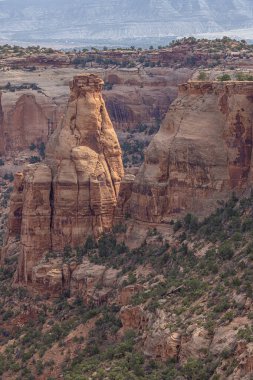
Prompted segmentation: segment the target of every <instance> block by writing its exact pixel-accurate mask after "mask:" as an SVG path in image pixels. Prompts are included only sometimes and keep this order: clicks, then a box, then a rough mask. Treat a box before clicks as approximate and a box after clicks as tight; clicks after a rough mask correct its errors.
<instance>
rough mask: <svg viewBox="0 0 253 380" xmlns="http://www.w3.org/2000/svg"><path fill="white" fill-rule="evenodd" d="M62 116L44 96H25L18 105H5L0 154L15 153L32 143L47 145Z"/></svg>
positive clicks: (0, 127) (0, 129)
mask: <svg viewBox="0 0 253 380" xmlns="http://www.w3.org/2000/svg"><path fill="white" fill-rule="evenodd" d="M4 97H6V95H5V96H4ZM60 115H61V113H60V112H58V110H57V107H56V104H54V103H51V102H49V101H48V100H47V98H46V97H45V96H43V95H41V94H40V95H38V94H37V96H35V95H33V94H30V93H27V94H23V95H21V96H20V97H19V98H18V99H17V100H16V101H15V103H14V104H12V103H11V104H5V106H3V110H2V122H1V120H0V134H1V136H2V141H1V143H0V154H2V155H3V154H5V155H6V154H13V152H18V151H22V150H24V149H27V148H28V147H29V146H30V145H31V144H39V143H41V142H44V143H46V142H47V141H48V139H49V137H50V135H51V134H52V132H53V131H54V130H55V129H56V125H57V122H58V121H59V119H60ZM0 119H1V117H0Z"/></svg>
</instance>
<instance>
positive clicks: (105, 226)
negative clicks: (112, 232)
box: [3, 74, 124, 282]
mask: <svg viewBox="0 0 253 380" xmlns="http://www.w3.org/2000/svg"><path fill="white" fill-rule="evenodd" d="M102 86H103V81H102V80H101V79H99V78H98V77H97V76H96V75H92V74H86V75H79V76H76V77H74V81H73V82H72V84H71V93H70V99H69V103H68V107H67V111H66V115H65V118H64V120H63V122H62V125H60V126H59V128H58V129H57V130H56V132H55V133H54V134H53V135H52V137H51V139H50V141H49V144H48V148H47V152H46V160H45V163H43V164H35V165H31V166H28V167H27V168H26V170H25V171H24V173H23V174H21V173H18V174H17V175H16V180H15V188H14V192H13V194H12V197H11V211H10V218H9V241H8V244H7V247H6V250H8V249H9V246H10V242H11V239H12V238H14V239H15V237H16V236H17V235H20V242H21V255H20V259H19V269H18V277H17V280H18V281H25V282H27V281H33V280H34V278H33V270H34V267H35V266H36V264H38V262H39V261H40V260H41V259H42V257H43V255H44V254H45V252H46V251H47V252H48V251H51V250H53V251H60V250H63V249H64V248H65V247H67V246H72V247H76V246H79V245H81V244H82V243H83V242H84V240H85V238H87V236H89V235H93V236H95V237H98V236H100V235H101V234H102V232H105V231H108V230H109V229H110V228H111V227H112V221H113V215H114V209H115V207H116V203H117V197H118V192H119V186H120V181H121V178H122V177H123V174H124V172H123V165H122V160H121V149H120V146H119V143H118V140H117V137H116V134H115V132H114V129H113V126H112V124H111V121H110V118H109V116H108V114H107V111H106V107H105V104H104V101H103V99H102V94H101V90H102ZM3 255H4V253H3ZM45 270H46V268H44V271H45Z"/></svg>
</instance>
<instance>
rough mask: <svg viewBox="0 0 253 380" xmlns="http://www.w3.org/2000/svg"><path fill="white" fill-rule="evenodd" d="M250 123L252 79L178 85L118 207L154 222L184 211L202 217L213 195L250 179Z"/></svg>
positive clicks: (240, 190) (221, 194)
mask: <svg viewBox="0 0 253 380" xmlns="http://www.w3.org/2000/svg"><path fill="white" fill-rule="evenodd" d="M252 124H253V83H252V82H226V83H220V82H208V83H207V82H206V83H205V82H189V83H188V84H184V85H181V86H180V87H179V96H178V98H177V99H176V100H175V101H174V103H173V104H172V106H171V107H170V110H169V112H168V114H167V116H166V118H165V120H164V122H163V124H162V126H161V128H160V131H159V132H158V134H157V135H156V136H155V137H154V139H153V141H152V142H151V144H150V146H149V148H148V149H147V152H146V155H145V162H144V164H143V165H142V167H141V168H140V170H139V172H138V175H137V176H136V178H135V180H134V182H133V183H132V184H131V188H132V190H131V191H132V192H131V196H130V197H129V194H128V197H126V196H125V190H124V186H123V187H122V194H121V197H120V207H121V208H122V203H123V204H124V205H123V209H125V212H126V210H127V212H130V213H131V215H132V217H133V218H135V219H137V220H142V221H149V222H158V223H160V222H163V221H166V220H169V219H170V218H172V217H175V216H177V215H180V214H184V213H187V212H192V213H194V214H196V215H198V216H200V217H201V216H205V215H207V214H209V213H210V212H211V211H212V210H214V209H215V208H216V207H217V201H218V200H221V199H226V198H228V196H229V195H230V194H231V193H232V192H233V191H235V192H237V193H238V194H241V193H243V192H244V191H245V190H247V189H249V187H250V185H251V183H252V144H253V138H252ZM127 188H129V186H128V187H127ZM122 199H123V201H122ZM125 199H127V201H124V200H125Z"/></svg>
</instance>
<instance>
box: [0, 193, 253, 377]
mask: <svg viewBox="0 0 253 380" xmlns="http://www.w3.org/2000/svg"><path fill="white" fill-rule="evenodd" d="M252 205H253V198H252V196H251V197H249V198H247V199H242V200H241V201H238V199H236V198H235V197H233V198H231V199H230V200H229V201H228V202H227V203H223V205H222V206H221V207H220V208H219V209H218V210H217V211H216V212H215V213H214V214H213V215H211V216H210V217H209V218H207V219H206V220H205V221H203V222H201V223H199V222H198V221H197V220H196V218H194V217H193V216H192V215H188V216H187V217H186V218H184V219H183V220H180V221H177V223H174V224H173V225H167V226H166V231H167V236H168V237H169V238H168V239H167V238H165V237H164V236H163V232H164V229H163V228H162V226H158V227H157V229H154V228H150V230H149V231H148V233H147V234H146V235H145V243H144V244H143V245H142V246H140V247H138V248H137V249H134V250H130V249H129V248H127V247H126V246H125V245H124V244H122V242H121V241H122V235H124V231H126V227H127V226H126V225H125V224H120V225H117V226H115V227H114V232H113V233H111V234H106V235H103V236H102V237H101V239H100V240H99V242H98V244H97V243H96V242H95V241H94V240H92V239H90V238H89V239H87V241H86V243H85V244H84V245H82V246H80V247H78V248H77V249H69V250H68V251H66V250H65V252H64V253H63V252H61V253H60V254H58V255H57V254H56V253H52V252H51V253H50V254H48V255H47V257H45V260H44V263H41V264H40V265H39V266H37V267H36V272H35V273H34V275H36V278H37V281H38V282H39V281H40V285H41V287H40V288H39V291H37V292H36V286H33V289H31V288H24V287H22V286H19V287H16V286H15V287H13V286H11V282H12V275H13V271H15V268H16V262H15V261H14V260H10V259H8V260H6V263H5V267H4V269H2V270H1V271H0V280H1V287H0V300H1V305H2V307H1V310H0V321H1V328H2V330H1V339H0V359H1V367H0V373H1V375H2V377H3V379H9V378H12V379H15V380H21V379H22V380H28V379H31V378H33V379H38V380H44V379H48V378H53V379H58V378H61V377H64V378H65V379H67V380H77V379H80V378H81V379H94V380H102V379H107V378H108V379H123V380H127V379H134V380H137V379H138V380H156V379H159V380H167V379H177V378H180V379H182V380H192V379H195V380H210V379H220V380H227V379H228V380H237V379H242V380H250V378H251V376H252V371H253V365H252V364H253V351H252V344H253V331H252V315H253V314H252V313H253V303H252V275H253V266H252V258H253V254H252V252H253V251H252V247H253V244H252V228H253V227H252V226H253V225H252ZM59 262H61V263H62V262H64V264H63V267H62V268H61V269H60V265H59ZM49 268H50V271H49ZM46 270H47V271H48V275H47V277H46V276H45V272H46ZM62 279H64V281H63V280H62ZM37 284H38V283H37ZM45 288H46V289H48V291H49V290H50V289H51V290H52V289H55V296H56V298H55V299H53V298H49V294H50V292H46V293H45V292H43V289H45ZM28 290H29V291H28ZM32 290H33V291H34V292H32ZM37 290H38V289H37ZM51 294H52V293H51ZM59 294H61V297H59ZM57 296H58V297H57Z"/></svg>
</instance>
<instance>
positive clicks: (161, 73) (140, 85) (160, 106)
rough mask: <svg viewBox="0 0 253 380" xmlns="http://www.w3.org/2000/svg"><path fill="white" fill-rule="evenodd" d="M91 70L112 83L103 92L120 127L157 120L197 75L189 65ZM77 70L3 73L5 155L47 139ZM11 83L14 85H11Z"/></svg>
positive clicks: (0, 131) (0, 127)
mask: <svg viewBox="0 0 253 380" xmlns="http://www.w3.org/2000/svg"><path fill="white" fill-rule="evenodd" d="M90 70H92V72H94V73H96V72H97V73H98V75H99V76H101V77H102V79H103V80H104V81H105V83H106V85H109V88H110V89H107V87H106V86H105V89H104V91H103V96H104V99H105V102H106V107H107V110H108V113H109V115H110V118H111V120H112V122H113V125H114V126H115V128H116V130H123V129H128V128H130V129H131V128H133V127H135V126H137V125H138V124H149V125H156V124H157V123H158V122H159V121H160V120H161V119H162V118H163V117H164V115H165V114H166V112H167V109H168V107H169V105H170V103H171V102H172V101H173V100H174V99H175V98H176V96H177V85H178V84H179V83H182V82H184V81H186V80H188V79H189V78H190V76H191V75H192V70H189V69H178V70H174V69H169V68H157V67H156V68H146V69H145V70H144V69H140V70H138V69H132V70H131V69H113V68H109V69H107V70H101V69H100V68H92V69H90ZM75 71H76V70H75V69H74V68H65V69H57V70H55V69H52V68H47V70H43V69H37V70H36V71H34V72H26V71H22V70H16V71H15V70H7V71H4V72H2V75H1V78H0V87H2V88H5V89H4V90H3V94H2V101H1V104H2V107H1V106H0V109H1V108H2V112H1V115H2V117H1V116H0V136H1V141H0V155H2V156H8V155H11V153H13V152H22V151H23V150H25V149H27V148H29V146H30V145H31V144H40V143H41V142H44V143H45V142H47V141H48V139H49V138H50V135H51V133H52V132H53V131H54V130H55V129H56V127H57V125H58V124H59V123H60V122H61V118H62V117H63V115H64V113H65V111H66V104H67V101H68V83H69V81H70V80H71V79H72V78H73V76H74V75H76V73H75ZM8 83H9V84H10V87H9V88H6V86H7V84H8ZM22 86H23V87H24V89H21V88H22ZM32 86H34V88H32ZM110 86H111V87H110ZM20 87H21V88H20ZM25 87H28V88H25Z"/></svg>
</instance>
